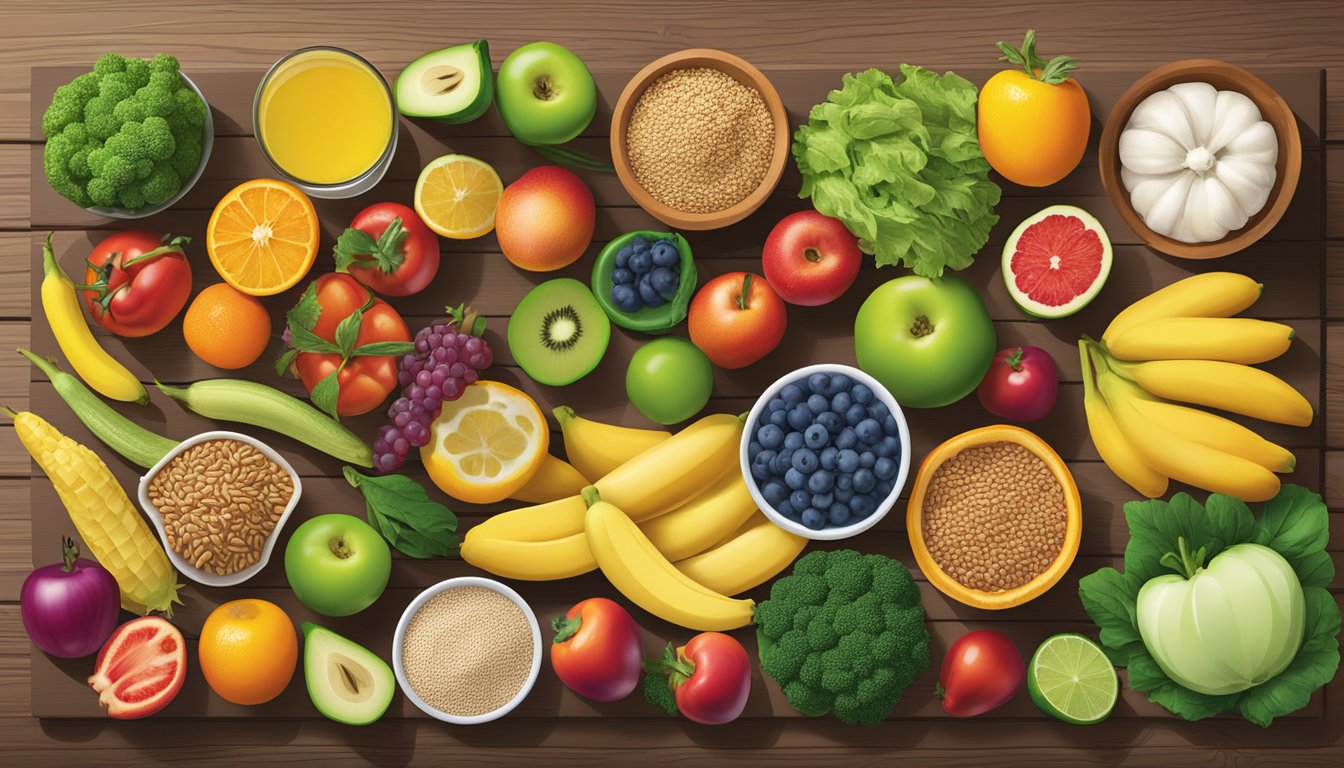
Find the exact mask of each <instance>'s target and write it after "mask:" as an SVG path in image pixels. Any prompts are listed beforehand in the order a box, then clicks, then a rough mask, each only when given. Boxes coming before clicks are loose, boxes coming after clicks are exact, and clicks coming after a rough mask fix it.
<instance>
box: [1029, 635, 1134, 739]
mask: <svg viewBox="0 0 1344 768" xmlns="http://www.w3.org/2000/svg"><path fill="white" fill-rule="evenodd" d="M1027 693H1028V694H1030V696H1031V700H1032V702H1034V703H1035V704H1036V706H1037V707H1039V708H1040V710H1041V711H1042V712H1045V713H1046V714H1048V715H1053V716H1054V717H1057V718H1059V719H1060V720H1063V721H1064V722H1066V723H1073V724H1075V725H1088V724H1091V723H1099V722H1101V721H1102V720H1105V719H1106V717H1107V715H1109V714H1111V709H1112V708H1113V707H1114V706H1115V700H1116V699H1117V698H1118V697H1119V696H1120V681H1119V679H1118V678H1117V677H1116V675H1115V667H1113V666H1111V660H1110V659H1108V658H1106V654H1105V653H1104V652H1102V650H1101V648H1100V647H1098V646H1097V644H1096V643H1094V642H1092V641H1091V640H1089V639H1087V638H1086V637H1083V636H1082V635H1074V634H1063V635H1054V636H1053V637H1050V638H1047V639H1046V641H1045V642H1044V643H1041V647H1039V648H1037V649H1036V653H1034V654H1032V657H1031V664H1030V666H1029V667H1028V668H1027Z"/></svg>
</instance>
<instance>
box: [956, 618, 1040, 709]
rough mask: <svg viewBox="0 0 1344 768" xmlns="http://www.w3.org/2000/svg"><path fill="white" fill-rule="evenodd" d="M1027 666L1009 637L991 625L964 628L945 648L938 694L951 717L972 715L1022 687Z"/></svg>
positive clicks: (1002, 701)
mask: <svg viewBox="0 0 1344 768" xmlns="http://www.w3.org/2000/svg"><path fill="white" fill-rule="evenodd" d="M1026 672H1027V668H1026V665H1025V664H1024V663H1023V662H1022V654H1020V653H1018V651H1017V647H1016V646H1014V645H1013V641H1011V640H1009V639H1008V638H1007V637H1004V636H1003V635H1002V634H1000V633H998V632H995V631H994V630H992V629H977V630H976V631H974V632H967V633H966V634H964V635H962V636H961V637H960V638H958V639H957V641H956V642H955V643H953V644H952V647H951V648H949V649H947V657H946V658H944V659H943V670H942V674H941V675H939V677H938V694H939V695H940V696H941V697H942V699H943V709H944V710H945V711H946V712H947V714H949V715H952V716H953V717H974V716H976V715H979V714H983V713H985V712H988V711H989V710H991V709H994V708H995V707H998V706H1000V705H1002V704H1004V703H1006V702H1007V701H1008V700H1010V699H1012V698H1013V696H1015V695H1017V692H1018V690H1019V689H1020V688H1021V687H1022V680H1023V678H1024V677H1026Z"/></svg>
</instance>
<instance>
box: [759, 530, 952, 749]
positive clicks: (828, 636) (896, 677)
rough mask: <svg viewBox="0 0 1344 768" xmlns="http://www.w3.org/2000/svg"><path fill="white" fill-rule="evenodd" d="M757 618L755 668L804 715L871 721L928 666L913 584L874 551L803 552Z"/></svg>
mask: <svg viewBox="0 0 1344 768" xmlns="http://www.w3.org/2000/svg"><path fill="white" fill-rule="evenodd" d="M755 621H756V625H757V629H758V631H759V634H760V637H761V644H760V645H761V648H760V655H761V666H762V668H763V669H764V670H765V671H766V673H767V674H769V675H770V676H771V677H773V678H774V679H775V682H777V683H779V686H780V688H781V690H783V691H784V695H785V696H787V697H788V699H789V703H790V704H792V705H793V706H794V708H795V709H797V710H798V711H799V712H802V713H804V714H808V715H822V714H826V713H828V712H829V713H831V714H834V715H835V716H836V718H838V719H839V720H841V721H842V722H845V723H862V724H864V725H867V726H875V725H877V724H878V723H880V722H881V721H882V720H884V719H885V718H886V717H887V716H888V715H889V714H891V708H892V707H893V706H895V704H896V702H897V701H900V698H901V694H902V693H903V692H904V691H905V689H906V688H907V687H908V686H909V685H910V683H911V682H913V681H914V679H915V677H916V676H917V675H919V673H921V672H923V671H924V670H925V669H927V668H928V666H929V633H928V630H927V629H925V627H924V608H923V605H922V604H921V602H920V595H919V587H918V586H917V585H916V584H915V580H914V578H913V577H911V575H910V571H909V570H907V569H906V567H905V566H904V565H902V564H901V563H899V562H897V561H895V560H892V559H891V558H889V557H884V556H882V555H863V554H859V553H858V552H854V551H852V550H838V551H834V552H812V553H811V554H808V555H806V556H805V557H803V558H802V559H800V560H799V561H798V562H797V563H795V564H794V567H793V572H792V573H790V574H789V575H788V576H785V577H784V578H782V579H780V580H779V581H776V582H775V584H774V586H773V587H772V588H771V590H770V599H768V600H765V601H763V602H762V603H760V605H758V606H756V615H755Z"/></svg>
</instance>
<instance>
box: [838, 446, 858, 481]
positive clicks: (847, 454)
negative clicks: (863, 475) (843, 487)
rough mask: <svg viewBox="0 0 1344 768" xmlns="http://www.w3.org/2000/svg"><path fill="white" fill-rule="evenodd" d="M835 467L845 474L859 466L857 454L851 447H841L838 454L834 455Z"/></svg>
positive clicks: (850, 473)
mask: <svg viewBox="0 0 1344 768" xmlns="http://www.w3.org/2000/svg"><path fill="white" fill-rule="evenodd" d="M835 468H836V469H838V470H840V471H841V472H843V473H845V474H846V475H852V474H854V472H855V470H857V469H858V468H859V454H857V453H855V452H854V450H853V449H850V448H841V449H840V454H839V455H838V456H836V457H835Z"/></svg>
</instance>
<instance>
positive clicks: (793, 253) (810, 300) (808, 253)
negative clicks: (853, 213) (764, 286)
mask: <svg viewBox="0 0 1344 768" xmlns="http://www.w3.org/2000/svg"><path fill="white" fill-rule="evenodd" d="M862 263H863V252H862V251H860V250H859V239H858V238H857V237H855V236H854V235H852V234H850V232H849V230H848V229H846V228H845V224H844V222H842V221H840V220H839V219H833V218H831V217H830V216H825V215H822V214H820V213H817V212H816V211H811V210H809V211H798V212H797V213H791V214H789V215H788V216H785V217H784V218H782V219H780V220H779V223H778V224H776V225H775V228H774V229H772V230H770V235H769V236H768V237H766V238H765V250H763V251H762V252H761V268H762V269H763V270H764V271H765V279H767V280H769V281H770V285H771V286H773V287H774V289H775V290H776V291H778V292H779V295H780V296H781V297H783V299H784V300H785V301H787V302H789V303H790V304H802V305H804V306H808V307H815V306H818V305H820V304H826V303H828V302H831V301H835V300H836V299H838V298H840V296H841V294H843V293H844V292H845V291H847V290H849V286H850V285H853V283H854V278H856V277H858V276H859V266H860V265H861V264H862Z"/></svg>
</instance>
